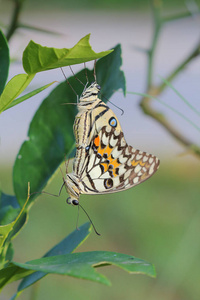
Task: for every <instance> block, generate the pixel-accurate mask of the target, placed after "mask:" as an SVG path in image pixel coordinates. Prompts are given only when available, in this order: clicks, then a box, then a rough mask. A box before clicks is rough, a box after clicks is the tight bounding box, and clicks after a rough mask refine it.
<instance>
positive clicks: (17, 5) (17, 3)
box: [6, 0, 25, 41]
mask: <svg viewBox="0 0 200 300" xmlns="http://www.w3.org/2000/svg"><path fill="white" fill-rule="evenodd" d="M24 1H25V0H14V10H13V14H12V18H11V23H10V26H9V28H8V31H7V34H6V38H7V41H9V40H10V38H11V37H12V35H13V34H14V32H15V30H16V29H17V28H18V26H19V23H18V20H19V15H20V12H21V9H22V5H23V2H24Z"/></svg>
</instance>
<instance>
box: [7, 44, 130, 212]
mask: <svg viewBox="0 0 200 300" xmlns="http://www.w3.org/2000/svg"><path fill="white" fill-rule="evenodd" d="M119 50H120V47H119V46H117V51H113V52H112V53H111V54H109V55H108V58H109V59H110V65H111V67H112V72H111V71H110V72H109V73H110V74H115V78H117V74H119V77H120V78H121V76H122V74H123V73H122V71H121V70H120V63H117V61H118V60H119V61H120V62H121V51H119ZM117 58H118V59H117ZM105 59H106V60H107V58H106V57H104V58H102V59H100V60H99V61H98V62H97V66H96V72H97V80H98V83H99V84H100V85H101V87H102V89H101V92H102V96H103V95H104V94H106V95H107V96H111V95H112V94H113V93H114V92H115V91H116V90H117V89H119V88H122V89H123V90H125V79H123V80H121V81H120V83H119V82H118V81H113V82H112V84H111V85H110V86H107V84H106V82H105V81H101V80H103V78H104V76H106V74H107V72H108V69H109V68H105V63H104V60H105ZM113 61H115V64H113V63H112V62H113ZM87 75H88V78H89V81H90V82H91V81H94V77H93V70H92V71H89V70H87ZM76 76H77V77H78V78H79V79H80V80H81V81H82V82H86V76H85V70H82V71H81V72H79V73H78V74H76ZM110 76H111V75H110ZM123 78H124V77H123ZM69 82H70V84H71V86H72V87H73V88H74V89H75V90H76V92H77V93H78V94H79V95H80V94H81V93H82V91H83V86H82V85H81V84H80V83H79V82H78V81H77V80H76V79H75V77H74V76H73V77H71V78H69ZM76 101H77V97H76V95H75V94H74V92H73V90H72V89H71V87H70V86H69V85H68V84H67V83H66V82H63V83H61V84H60V85H58V86H57V87H56V88H55V89H54V90H53V91H52V92H51V93H50V95H49V96H48V97H47V98H46V99H45V100H44V101H43V103H42V105H41V106H40V107H39V109H38V111H37V112H36V114H35V116H34V118H33V120H32V122H31V124H30V128H29V132H28V136H29V140H27V141H25V142H24V144H23V145H22V147H21V149H20V151H19V153H18V156H17V159H16V161H15V166H14V173H13V180H14V189H15V194H16V196H17V199H18V201H19V203H20V206H22V205H23V203H24V201H25V199H26V187H27V182H30V184H31V192H39V191H41V190H42V189H43V188H44V187H45V185H46V184H47V182H48V180H49V179H50V178H51V176H52V174H53V173H54V172H55V170H56V169H57V168H58V167H59V165H60V164H61V163H62V161H64V157H65V155H69V153H70V152H71V150H72V149H73V147H74V136H73V130H72V128H73V122H74V118H75V115H76V112H77V109H76V106H75V105H62V104H64V103H71V102H74V103H76ZM61 184H62V182H61ZM58 190H59V188H58ZM36 196H37V195H35V197H36ZM33 199H34V197H32V198H31V200H33Z"/></svg>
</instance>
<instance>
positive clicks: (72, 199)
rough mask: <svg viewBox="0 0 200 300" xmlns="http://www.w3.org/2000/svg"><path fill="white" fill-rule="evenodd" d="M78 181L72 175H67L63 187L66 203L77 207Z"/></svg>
mask: <svg viewBox="0 0 200 300" xmlns="http://www.w3.org/2000/svg"><path fill="white" fill-rule="evenodd" d="M78 184H79V183H78V180H77V178H76V176H74V175H73V174H67V176H66V179H65V187H66V190H67V193H68V195H69V197H68V198H67V203H68V204H72V205H79V195H80V189H79V186H78Z"/></svg>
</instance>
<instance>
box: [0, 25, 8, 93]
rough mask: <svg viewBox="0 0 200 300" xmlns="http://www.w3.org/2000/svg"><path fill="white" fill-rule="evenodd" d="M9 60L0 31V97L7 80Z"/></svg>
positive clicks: (6, 46) (4, 40)
mask: <svg viewBox="0 0 200 300" xmlns="http://www.w3.org/2000/svg"><path fill="white" fill-rule="evenodd" d="M9 65H10V59H9V47H8V43H7V40H6V37H5V36H4V34H3V32H2V31H1V30H0V95H1V94H2V92H3V89H4V87H5V84H6V80H7V78H8V71H9Z"/></svg>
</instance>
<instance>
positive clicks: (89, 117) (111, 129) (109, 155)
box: [64, 81, 160, 205]
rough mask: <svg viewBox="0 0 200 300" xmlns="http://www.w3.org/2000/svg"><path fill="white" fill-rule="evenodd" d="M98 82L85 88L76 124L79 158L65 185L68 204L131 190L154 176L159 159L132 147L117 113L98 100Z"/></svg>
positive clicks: (75, 161) (76, 159)
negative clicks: (88, 196) (93, 196)
mask: <svg viewBox="0 0 200 300" xmlns="http://www.w3.org/2000/svg"><path fill="white" fill-rule="evenodd" d="M100 89H101V87H100V86H99V85H98V84H97V82H96V81H95V82H94V83H92V84H91V85H90V86H89V87H88V88H85V89H84V91H83V93H82V95H81V97H80V99H79V102H78V104H77V107H78V114H77V115H76V117H75V122H74V127H73V129H74V135H75V140H76V156H75V159H74V162H73V171H72V173H68V174H66V178H65V179H64V185H65V187H66V190H67V193H68V195H69V198H68V199H67V203H68V204H72V205H78V204H79V197H80V194H107V193H114V192H119V191H123V190H126V189H129V188H131V187H133V186H136V185H138V184H140V183H141V182H143V181H145V180H147V179H148V178H149V177H151V176H152V175H153V174H154V173H155V172H156V171H157V169H158V167H159V164H160V161H159V159H158V158H157V157H156V156H154V155H152V154H148V153H147V152H143V151H140V150H136V149H134V148H133V147H132V146H130V145H128V144H127V142H126V140H125V138H124V133H123V131H122V128H121V126H120V123H119V121H118V119H117V117H116V115H115V114H114V112H113V111H112V110H111V109H110V108H109V107H108V106H107V105H106V104H105V103H104V102H103V101H102V100H100V99H99V98H98V93H99V92H100Z"/></svg>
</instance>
